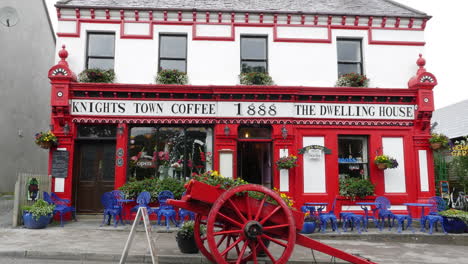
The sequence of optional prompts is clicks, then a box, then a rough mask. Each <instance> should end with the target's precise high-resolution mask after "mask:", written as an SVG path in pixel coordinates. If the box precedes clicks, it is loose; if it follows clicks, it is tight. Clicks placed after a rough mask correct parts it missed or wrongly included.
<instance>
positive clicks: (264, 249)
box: [258, 239, 276, 263]
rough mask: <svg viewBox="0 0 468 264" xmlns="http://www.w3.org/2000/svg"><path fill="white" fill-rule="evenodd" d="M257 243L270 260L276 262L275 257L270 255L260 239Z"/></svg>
mask: <svg viewBox="0 0 468 264" xmlns="http://www.w3.org/2000/svg"><path fill="white" fill-rule="evenodd" d="M258 244H259V245H260V247H261V248H262V249H263V251H265V254H267V256H268V257H269V258H270V259H271V261H272V262H273V263H276V259H275V257H273V255H271V253H270V251H269V250H268V248H267V247H266V246H265V244H264V243H263V241H262V240H261V239H259V240H258Z"/></svg>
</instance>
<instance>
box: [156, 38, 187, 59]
mask: <svg viewBox="0 0 468 264" xmlns="http://www.w3.org/2000/svg"><path fill="white" fill-rule="evenodd" d="M160 40H161V45H160V49H161V50H160V53H159V56H160V57H161V58H178V59H185V58H186V57H187V55H186V54H187V38H186V37H185V36H161V38H160Z"/></svg>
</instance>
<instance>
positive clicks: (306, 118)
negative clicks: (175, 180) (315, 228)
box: [48, 0, 437, 212]
mask: <svg viewBox="0 0 468 264" xmlns="http://www.w3.org/2000/svg"><path fill="white" fill-rule="evenodd" d="M56 7H57V15H58V20H59V22H58V32H57V36H58V40H57V50H56V52H57V54H58V55H59V57H57V61H59V62H58V63H57V64H56V65H55V66H53V67H52V68H51V69H50V71H49V75H48V76H49V78H50V80H51V83H52V93H51V96H52V98H51V107H52V112H51V119H52V123H53V131H54V132H55V133H56V134H57V136H58V137H59V145H58V146H57V148H54V149H52V150H51V156H50V164H49V165H50V169H51V174H52V176H53V178H54V180H53V190H55V191H56V192H58V193H59V194H60V195H61V196H63V197H65V198H69V199H71V200H72V201H73V203H74V204H75V206H76V207H77V210H78V211H79V212H96V211H98V210H99V209H100V208H101V205H100V202H99V201H100V199H99V197H100V195H101V194H102V193H103V192H104V191H108V190H112V189H114V188H118V187H119V186H121V185H123V184H124V183H125V182H126V181H127V180H128V179H129V178H130V177H137V178H142V177H160V176H161V175H169V176H173V177H190V175H191V174H192V173H193V172H203V171H207V170H211V169H215V170H219V171H220V172H221V174H222V175H224V176H226V177H241V178H243V179H245V180H247V181H248V182H251V183H257V184H262V185H264V186H268V187H276V188H278V189H280V190H281V191H283V192H286V193H288V194H289V195H290V196H292V197H293V199H294V200H295V201H296V202H297V205H302V204H303V203H304V202H307V201H315V202H328V203H331V202H333V200H334V199H335V197H337V196H339V179H340V178H346V177H358V178H367V179H369V180H370V181H372V182H373V183H374V184H375V185H376V191H375V193H376V195H385V196H387V197H389V199H390V200H391V202H392V204H394V205H397V206H395V207H393V208H392V209H394V210H397V211H398V210H406V207H405V206H401V203H403V202H408V201H410V202H411V201H413V202H414V201H422V200H425V199H426V198H427V197H430V196H433V195H434V188H435V187H434V172H433V163H432V159H433V157H432V151H431V150H430V149H429V144H428V138H429V133H430V132H429V131H430V120H431V116H432V112H433V110H434V103H433V100H434V98H433V93H432V89H433V88H434V86H436V84H437V80H436V78H435V77H434V75H432V74H431V73H429V72H427V71H426V70H425V68H424V65H425V60H424V59H423V58H422V56H421V55H420V54H424V45H425V41H424V30H425V27H426V23H427V21H428V20H429V19H430V16H428V15H427V14H425V13H422V12H419V11H416V10H414V9H411V8H409V7H406V6H403V5H400V4H398V3H395V2H393V1H386V0H369V1H365V2H363V1H338V0H330V1H319V0H300V1H288V0H274V1H239V0H234V1H183V0H181V1H124V0H122V1H111V0H102V1H94V0H69V1H60V2H58V3H57V4H56ZM96 67H98V68H102V69H113V70H114V71H115V74H116V83H111V84H108V83H106V84H102V83H79V82H77V81H76V75H78V74H79V73H80V72H82V71H83V70H85V69H89V68H96ZM161 69H178V70H180V71H182V72H186V73H187V75H188V79H189V84H187V85H163V84H155V76H156V75H157V73H158V71H159V70H161ZM251 71H260V72H267V73H268V74H269V75H270V76H271V77H272V79H273V81H274V85H266V86H262V85H240V82H239V75H240V74H241V73H242V72H251ZM350 72H355V73H361V74H365V75H366V76H367V77H368V78H369V79H370V82H369V85H368V88H363V87H335V83H336V81H337V79H338V77H339V76H340V75H341V74H344V73H350ZM299 150H301V152H304V154H298V153H299V152H300V151H299ZM288 154H294V155H298V157H299V161H298V164H299V166H298V167H296V168H293V169H290V170H285V171H281V172H280V170H278V169H277V168H276V165H275V162H276V161H277V160H278V159H279V158H280V157H282V156H285V155H288ZM381 154H387V155H390V156H393V157H394V158H396V159H397V161H398V163H399V166H398V168H396V169H387V170H379V169H378V168H377V167H376V165H375V164H374V163H373V160H374V158H375V156H376V155H381ZM175 163H178V164H179V165H180V166H181V169H179V167H178V166H179V165H177V164H175ZM57 164H58V165H57ZM59 165H60V166H63V165H65V167H64V168H66V170H63V168H62V169H60V166H59ZM341 210H359V211H360V210H361V209H360V207H358V206H353V205H352V206H350V207H346V208H345V207H343V208H341V207H340V208H337V211H341Z"/></svg>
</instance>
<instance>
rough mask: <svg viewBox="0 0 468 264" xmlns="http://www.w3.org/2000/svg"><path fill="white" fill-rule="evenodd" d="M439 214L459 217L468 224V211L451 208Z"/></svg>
mask: <svg viewBox="0 0 468 264" xmlns="http://www.w3.org/2000/svg"><path fill="white" fill-rule="evenodd" d="M439 214H440V215H442V216H446V217H454V218H458V219H460V220H462V221H463V222H465V224H466V225H468V212H465V211H460V210H456V209H449V210H445V211H442V212H439Z"/></svg>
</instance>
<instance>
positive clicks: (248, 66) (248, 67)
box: [242, 61, 266, 72]
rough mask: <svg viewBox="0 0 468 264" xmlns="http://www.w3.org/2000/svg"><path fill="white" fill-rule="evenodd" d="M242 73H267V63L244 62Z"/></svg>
mask: <svg viewBox="0 0 468 264" xmlns="http://www.w3.org/2000/svg"><path fill="white" fill-rule="evenodd" d="M242 72H266V62H263V61H243V62H242Z"/></svg>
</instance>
